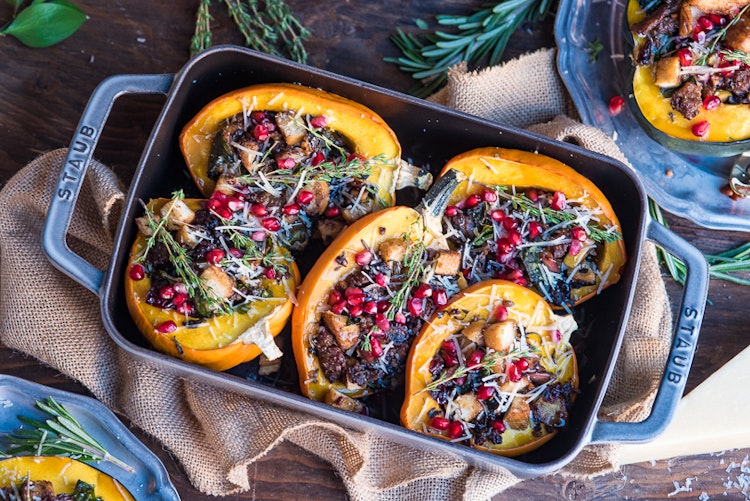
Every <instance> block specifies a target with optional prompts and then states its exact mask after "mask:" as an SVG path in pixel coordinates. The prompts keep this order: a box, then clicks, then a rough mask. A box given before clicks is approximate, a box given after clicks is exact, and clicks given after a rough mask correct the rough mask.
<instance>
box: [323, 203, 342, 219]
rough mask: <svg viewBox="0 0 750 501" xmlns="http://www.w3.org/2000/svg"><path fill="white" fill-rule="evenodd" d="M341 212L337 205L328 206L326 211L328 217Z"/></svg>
mask: <svg viewBox="0 0 750 501" xmlns="http://www.w3.org/2000/svg"><path fill="white" fill-rule="evenodd" d="M339 214H341V209H339V208H338V207H336V206H335V205H332V206H330V207H328V208H327V209H326V212H325V216H326V217H336V216H338V215H339Z"/></svg>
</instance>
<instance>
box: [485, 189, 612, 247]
mask: <svg viewBox="0 0 750 501" xmlns="http://www.w3.org/2000/svg"><path fill="white" fill-rule="evenodd" d="M497 193H498V196H500V197H503V198H505V199H506V200H509V201H510V202H511V204H512V205H513V207H514V208H515V209H518V210H521V211H524V212H528V213H529V214H531V215H532V216H535V217H542V215H544V218H545V220H546V221H548V222H550V223H552V224H560V223H565V222H570V221H574V220H575V219H576V216H575V214H571V213H570V212H566V211H563V210H555V209H553V208H551V207H541V206H540V205H539V204H538V203H536V202H534V201H533V200H531V199H530V198H529V197H527V196H526V194H525V193H512V192H510V189H509V187H507V186H498V187H497ZM586 230H587V232H588V234H589V236H590V237H591V239H592V240H594V241H595V242H615V241H617V240H620V239H621V238H622V233H620V231H614V230H608V229H606V228H602V227H600V226H598V225H596V224H588V225H586Z"/></svg>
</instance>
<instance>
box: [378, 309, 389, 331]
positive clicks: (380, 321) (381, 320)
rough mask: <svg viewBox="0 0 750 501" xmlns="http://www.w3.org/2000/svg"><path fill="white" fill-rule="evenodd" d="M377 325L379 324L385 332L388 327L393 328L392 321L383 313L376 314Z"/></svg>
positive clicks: (379, 327)
mask: <svg viewBox="0 0 750 501" xmlns="http://www.w3.org/2000/svg"><path fill="white" fill-rule="evenodd" d="M375 325H377V326H378V329H380V330H381V331H383V332H386V331H387V330H388V329H390V328H391V323H390V322H389V321H388V319H387V318H386V317H385V315H384V314H383V313H376V314H375Z"/></svg>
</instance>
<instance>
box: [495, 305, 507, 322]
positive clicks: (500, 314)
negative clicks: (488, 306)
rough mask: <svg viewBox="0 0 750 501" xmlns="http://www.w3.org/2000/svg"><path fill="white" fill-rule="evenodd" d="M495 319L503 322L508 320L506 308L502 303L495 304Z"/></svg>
mask: <svg viewBox="0 0 750 501" xmlns="http://www.w3.org/2000/svg"><path fill="white" fill-rule="evenodd" d="M495 320H497V321H498V322H504V321H506V320H508V308H507V307H506V306H505V305H504V304H499V305H497V308H495Z"/></svg>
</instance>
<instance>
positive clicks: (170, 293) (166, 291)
mask: <svg viewBox="0 0 750 501" xmlns="http://www.w3.org/2000/svg"><path fill="white" fill-rule="evenodd" d="M159 297H160V298H162V299H172V298H173V297H174V288H172V286H170V285H167V286H165V287H162V288H161V289H159Z"/></svg>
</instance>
